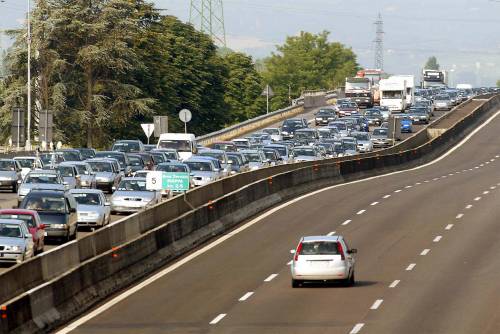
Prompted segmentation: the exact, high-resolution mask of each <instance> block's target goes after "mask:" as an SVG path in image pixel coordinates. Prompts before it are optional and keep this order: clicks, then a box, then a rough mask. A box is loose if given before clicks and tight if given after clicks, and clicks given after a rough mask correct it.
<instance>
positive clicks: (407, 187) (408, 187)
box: [405, 186, 413, 189]
mask: <svg viewBox="0 0 500 334" xmlns="http://www.w3.org/2000/svg"><path fill="white" fill-rule="evenodd" d="M410 188H413V186H406V187H405V189H410Z"/></svg>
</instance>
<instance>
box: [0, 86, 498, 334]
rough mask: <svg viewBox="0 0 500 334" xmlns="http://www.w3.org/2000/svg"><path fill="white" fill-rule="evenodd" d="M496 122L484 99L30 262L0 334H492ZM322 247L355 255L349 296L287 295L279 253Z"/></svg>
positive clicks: (247, 176) (242, 178) (8, 295)
mask: <svg viewBox="0 0 500 334" xmlns="http://www.w3.org/2000/svg"><path fill="white" fill-rule="evenodd" d="M499 107H500V96H498V95H494V96H482V97H479V98H475V99H472V100H469V101H467V102H466V103H464V104H463V105H461V106H459V107H458V108H456V109H455V110H453V111H452V112H450V113H447V114H445V115H443V116H442V117H440V118H438V119H437V120H435V121H434V122H432V123H431V124H430V125H429V126H428V127H425V128H422V129H421V130H420V131H419V132H417V133H416V134H415V135H413V136H412V137H410V138H408V139H407V140H405V141H403V142H401V143H400V144H398V145H396V146H394V147H392V148H389V149H386V150H383V151H379V152H376V153H368V154H363V155H360V156H357V157H344V158H335V159H326V160H322V161H316V162H303V163H296V164H291V165H280V166H275V167H269V168H265V169H262V170H257V171H253V172H247V173H242V174H238V175H234V176H232V177H228V178H225V179H222V180H220V181H218V182H215V183H212V184H209V185H207V186H204V187H200V188H197V189H193V190H191V191H189V192H188V193H187V195H186V198H183V197H180V196H179V197H175V198H173V199H171V200H169V201H166V202H164V203H162V204H159V205H157V206H155V207H153V208H151V209H149V210H146V211H143V212H140V213H138V214H134V215H132V216H129V217H126V218H124V219H122V220H120V221H117V222H115V223H113V224H111V225H109V226H107V227H105V228H103V229H101V230H98V231H95V232H93V233H91V234H89V235H86V236H85V237H83V238H81V239H79V240H75V241H72V242H70V243H68V244H65V245H62V246H60V247H58V248H55V249H53V250H51V251H49V252H47V253H46V254H42V255H40V256H37V257H35V258H34V259H31V260H29V261H27V262H25V263H23V264H20V265H17V266H15V267H13V268H11V269H10V270H8V271H6V272H4V273H2V274H1V275H0V303H1V305H2V307H1V308H0V313H1V322H0V324H1V326H0V331H1V332H2V333H9V332H12V333H22V332H53V331H55V332H57V333H69V332H74V333H138V332H140V333H159V332H168V333H188V332H214V333H293V332H300V333H304V332H305V333H309V332H310V333H318V332H325V333H326V332H328V333H361V332H367V333H427V332H442V333H456V332H463V333H471V332H481V333H496V330H497V328H499V327H500V323H499V321H498V317H497V316H496V313H495V312H496V307H495V306H496V305H497V304H498V301H497V299H498V298H496V294H495V291H498V283H497V280H495V279H494V278H495V277H497V274H498V273H500V264H498V261H495V260H496V254H497V253H498V251H499V250H500V249H499V247H500V246H499V245H498V243H497V235H498V234H499V233H500V228H499V227H498V224H497V223H496V219H495V217H496V216H497V215H498V214H499V213H498V212H497V211H498V206H497V205H496V203H497V201H498V197H500V193H499V191H500V174H499V172H498V170H499V169H498V168H497V167H498V166H497V165H498V164H499V163H500V150H499V147H500V145H499V143H498V140H499V139H498V138H497V137H498V136H497V132H498V130H499V129H500V118H498V115H499V114H500V111H499ZM304 112H308V110H304V107H303V106H298V107H294V108H289V109H287V110H284V111H278V112H276V113H272V114H270V115H269V116H266V117H262V118H259V119H255V120H252V121H249V122H247V123H245V124H240V125H237V126H235V127H233V128H229V129H226V130H223V131H221V132H219V133H216V134H211V135H209V136H205V137H202V138H200V139H201V140H206V143H209V142H210V141H211V140H212V141H215V140H220V139H221V138H224V139H229V138H231V136H239V135H241V134H242V133H246V132H250V131H253V130H255V129H257V128H260V127H265V126H267V125H268V124H269V122H277V121H279V120H281V119H282V118H287V117H290V116H291V115H298V114H301V113H304ZM187 202H188V203H189V204H190V205H188V203H187ZM191 206H192V207H194V209H193V208H191ZM326 234H341V235H344V236H346V237H347V238H348V240H349V242H350V243H351V245H352V246H353V247H355V248H357V249H358V250H359V254H358V256H357V261H358V263H357V279H358V281H359V282H358V284H357V285H356V286H355V287H352V288H341V287H338V286H329V287H324V286H313V287H306V288H303V289H291V287H290V275H289V261H290V258H291V256H290V253H289V250H290V249H292V248H294V247H295V246H296V243H297V241H298V240H299V238H300V237H302V236H304V235H326ZM457 277H460V279H457ZM463 314H468V315H470V316H468V317H464V316H463Z"/></svg>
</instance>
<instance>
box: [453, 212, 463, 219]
mask: <svg viewBox="0 0 500 334" xmlns="http://www.w3.org/2000/svg"><path fill="white" fill-rule="evenodd" d="M463 216H464V214H463V213H459V214H458V215H457V216H456V217H455V218H456V219H461V218H462V217H463Z"/></svg>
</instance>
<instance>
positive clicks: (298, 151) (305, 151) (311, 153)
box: [293, 148, 316, 157]
mask: <svg viewBox="0 0 500 334" xmlns="http://www.w3.org/2000/svg"><path fill="white" fill-rule="evenodd" d="M293 152H294V154H295V156H300V155H304V156H308V157H314V156H316V151H315V150H314V149H312V148H296V149H294V151H293Z"/></svg>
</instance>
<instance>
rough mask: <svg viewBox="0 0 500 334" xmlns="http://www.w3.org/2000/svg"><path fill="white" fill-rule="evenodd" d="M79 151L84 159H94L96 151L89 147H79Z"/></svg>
mask: <svg viewBox="0 0 500 334" xmlns="http://www.w3.org/2000/svg"><path fill="white" fill-rule="evenodd" d="M79 151H80V155H81V156H82V158H83V159H92V158H93V157H95V153H94V151H93V150H91V149H89V148H86V149H79Z"/></svg>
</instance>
